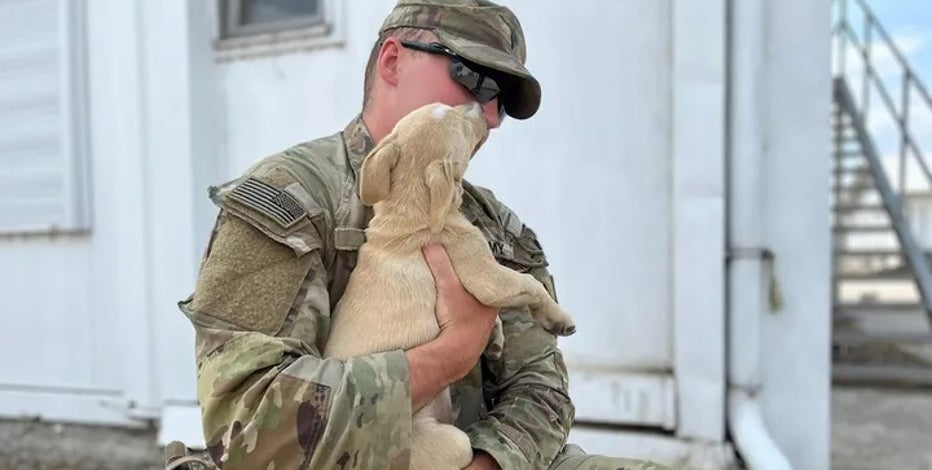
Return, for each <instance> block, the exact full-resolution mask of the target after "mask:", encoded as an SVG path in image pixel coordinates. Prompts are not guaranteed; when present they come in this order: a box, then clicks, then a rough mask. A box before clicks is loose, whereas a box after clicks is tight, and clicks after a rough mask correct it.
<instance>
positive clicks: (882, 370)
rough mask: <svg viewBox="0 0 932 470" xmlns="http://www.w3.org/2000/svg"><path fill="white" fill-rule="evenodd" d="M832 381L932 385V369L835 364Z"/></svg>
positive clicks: (884, 365) (885, 365)
mask: <svg viewBox="0 0 932 470" xmlns="http://www.w3.org/2000/svg"><path fill="white" fill-rule="evenodd" d="M832 379H833V381H834V382H835V383H846V384H865V383H869V384H873V385H876V384H878V383H883V384H891V385H911V386H912V385H919V386H930V385H932V367H929V368H921V367H911V366H895V365H890V364H876V365H864V364H844V363H842V364H837V363H836V364H833V365H832Z"/></svg>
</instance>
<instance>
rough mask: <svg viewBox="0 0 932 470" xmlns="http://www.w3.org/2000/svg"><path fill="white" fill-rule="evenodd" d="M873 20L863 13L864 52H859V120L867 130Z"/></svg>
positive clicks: (871, 73) (871, 71) (866, 13)
mask: <svg viewBox="0 0 932 470" xmlns="http://www.w3.org/2000/svg"><path fill="white" fill-rule="evenodd" d="M872 21H873V18H871V14H870V12H867V11H865V12H864V50H863V51H861V54H862V56H863V57H864V81H862V82H861V119H862V121H861V122H862V123H863V124H864V127H865V128H867V127H868V125H867V115H868V114H869V113H870V82H871V78H872V75H873V70H871V29H872V28H871V25H872V23H871V22H872Z"/></svg>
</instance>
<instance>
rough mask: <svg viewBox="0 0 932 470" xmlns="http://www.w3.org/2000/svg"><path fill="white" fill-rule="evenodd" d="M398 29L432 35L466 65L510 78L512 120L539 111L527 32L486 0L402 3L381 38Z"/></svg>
mask: <svg viewBox="0 0 932 470" xmlns="http://www.w3.org/2000/svg"><path fill="white" fill-rule="evenodd" d="M395 28H420V29H428V30H431V31H433V32H434V34H436V35H437V37H438V38H439V39H440V42H441V43H442V44H443V45H444V46H447V47H448V48H450V49H451V50H452V51H453V52H456V53H457V54H459V55H460V56H461V57H463V58H464V59H466V60H469V61H471V62H475V63H477V64H479V65H482V66H484V67H488V68H490V69H493V70H496V71H499V72H502V73H504V74H506V75H507V76H508V77H509V78H511V80H509V81H508V83H506V84H505V85H504V86H503V88H504V91H505V92H504V96H503V97H502V99H504V105H505V112H506V113H507V114H508V115H509V116H511V117H513V118H515V119H527V118H529V117H531V116H533V115H534V113H536V112H537V109H538V108H539V107H540V83H538V81H537V79H536V78H534V76H533V75H531V73H530V72H529V71H528V70H527V68H526V67H525V66H524V64H525V61H526V60H527V49H526V46H525V43H524V31H522V29H521V24H520V23H519V22H518V18H517V17H516V16H515V15H514V13H512V12H511V10H509V9H508V8H506V7H503V6H500V5H497V4H495V3H492V2H490V1H488V0H399V2H398V3H397V4H396V5H395V8H394V9H392V11H391V13H389V15H388V17H387V18H386V19H385V22H384V23H383V24H382V27H381V28H379V35H380V36H381V35H382V34H384V33H385V32H386V31H389V30H391V29H395Z"/></svg>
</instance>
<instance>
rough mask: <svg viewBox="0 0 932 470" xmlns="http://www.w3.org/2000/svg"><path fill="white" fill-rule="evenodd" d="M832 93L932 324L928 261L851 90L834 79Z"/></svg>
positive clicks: (931, 281)
mask: <svg viewBox="0 0 932 470" xmlns="http://www.w3.org/2000/svg"><path fill="white" fill-rule="evenodd" d="M834 94H835V102H836V103H838V106H839V107H840V108H841V111H842V112H843V113H845V114H847V115H849V116H850V117H851V121H852V122H851V125H852V126H853V127H854V130H855V134H856V135H857V138H858V142H859V144H860V145H861V150H862V151H863V152H864V157H865V158H866V159H867V164H868V167H869V168H870V171H871V173H872V174H873V176H874V183H875V184H876V185H877V190H878V191H879V192H880V199H881V201H883V205H884V208H885V209H886V211H887V214H889V216H890V222H891V225H892V226H893V230H894V232H896V236H897V239H898V240H899V242H900V246H901V247H902V248H903V254H904V258H905V259H906V263H907V264H908V265H909V267H910V269H911V270H912V272H913V275H914V276H915V279H916V287H917V290H918V291H919V297H920V299H921V300H922V307H923V308H922V310H923V311H924V312H925V314H926V316H927V317H928V319H929V323H930V324H932V268H930V267H929V260H928V259H927V258H926V256H925V254H924V253H923V252H922V248H921V247H920V246H919V243H918V242H917V241H916V238H915V237H914V236H913V233H912V230H911V229H910V225H909V223H908V222H907V221H906V216H905V215H904V214H903V207H902V204H903V200H902V199H901V198H899V197H897V196H896V194H895V193H894V192H893V188H892V186H891V185H890V181H889V179H888V178H887V175H886V173H885V172H884V169H883V165H882V164H881V163H880V156H879V155H877V149H876V148H875V147H874V142H873V140H872V139H871V138H870V134H869V133H868V130H867V125H866V123H865V122H864V119H863V116H862V115H861V114H860V113H859V112H858V109H857V105H856V104H855V102H854V97H853V96H852V95H851V90H849V89H848V84H847V83H846V82H845V81H844V79H842V78H836V79H835V84H834Z"/></svg>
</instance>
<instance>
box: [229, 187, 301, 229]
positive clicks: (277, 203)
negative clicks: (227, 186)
mask: <svg viewBox="0 0 932 470" xmlns="http://www.w3.org/2000/svg"><path fill="white" fill-rule="evenodd" d="M230 198H231V199H235V200H237V201H239V202H241V203H243V204H245V205H246V206H249V207H251V208H253V209H255V210H257V211H259V212H260V213H262V214H264V215H265V216H267V217H269V218H271V219H272V220H274V221H275V222H277V223H278V224H279V225H281V226H282V227H285V228H287V227H290V226H291V225H293V224H294V223H295V222H297V221H299V220H301V218H302V217H304V216H305V214H307V212H305V210H304V208H303V207H301V205H300V204H298V201H296V200H295V198H294V196H292V195H291V194H288V193H286V192H285V191H282V190H281V189H278V188H276V187H275V186H272V185H270V184H267V183H263V182H262V181H259V180H257V179H255V178H247V179H246V181H243V182H242V183H240V184H239V185H238V186H236V188H234V189H233V191H231V192H230Z"/></svg>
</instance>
